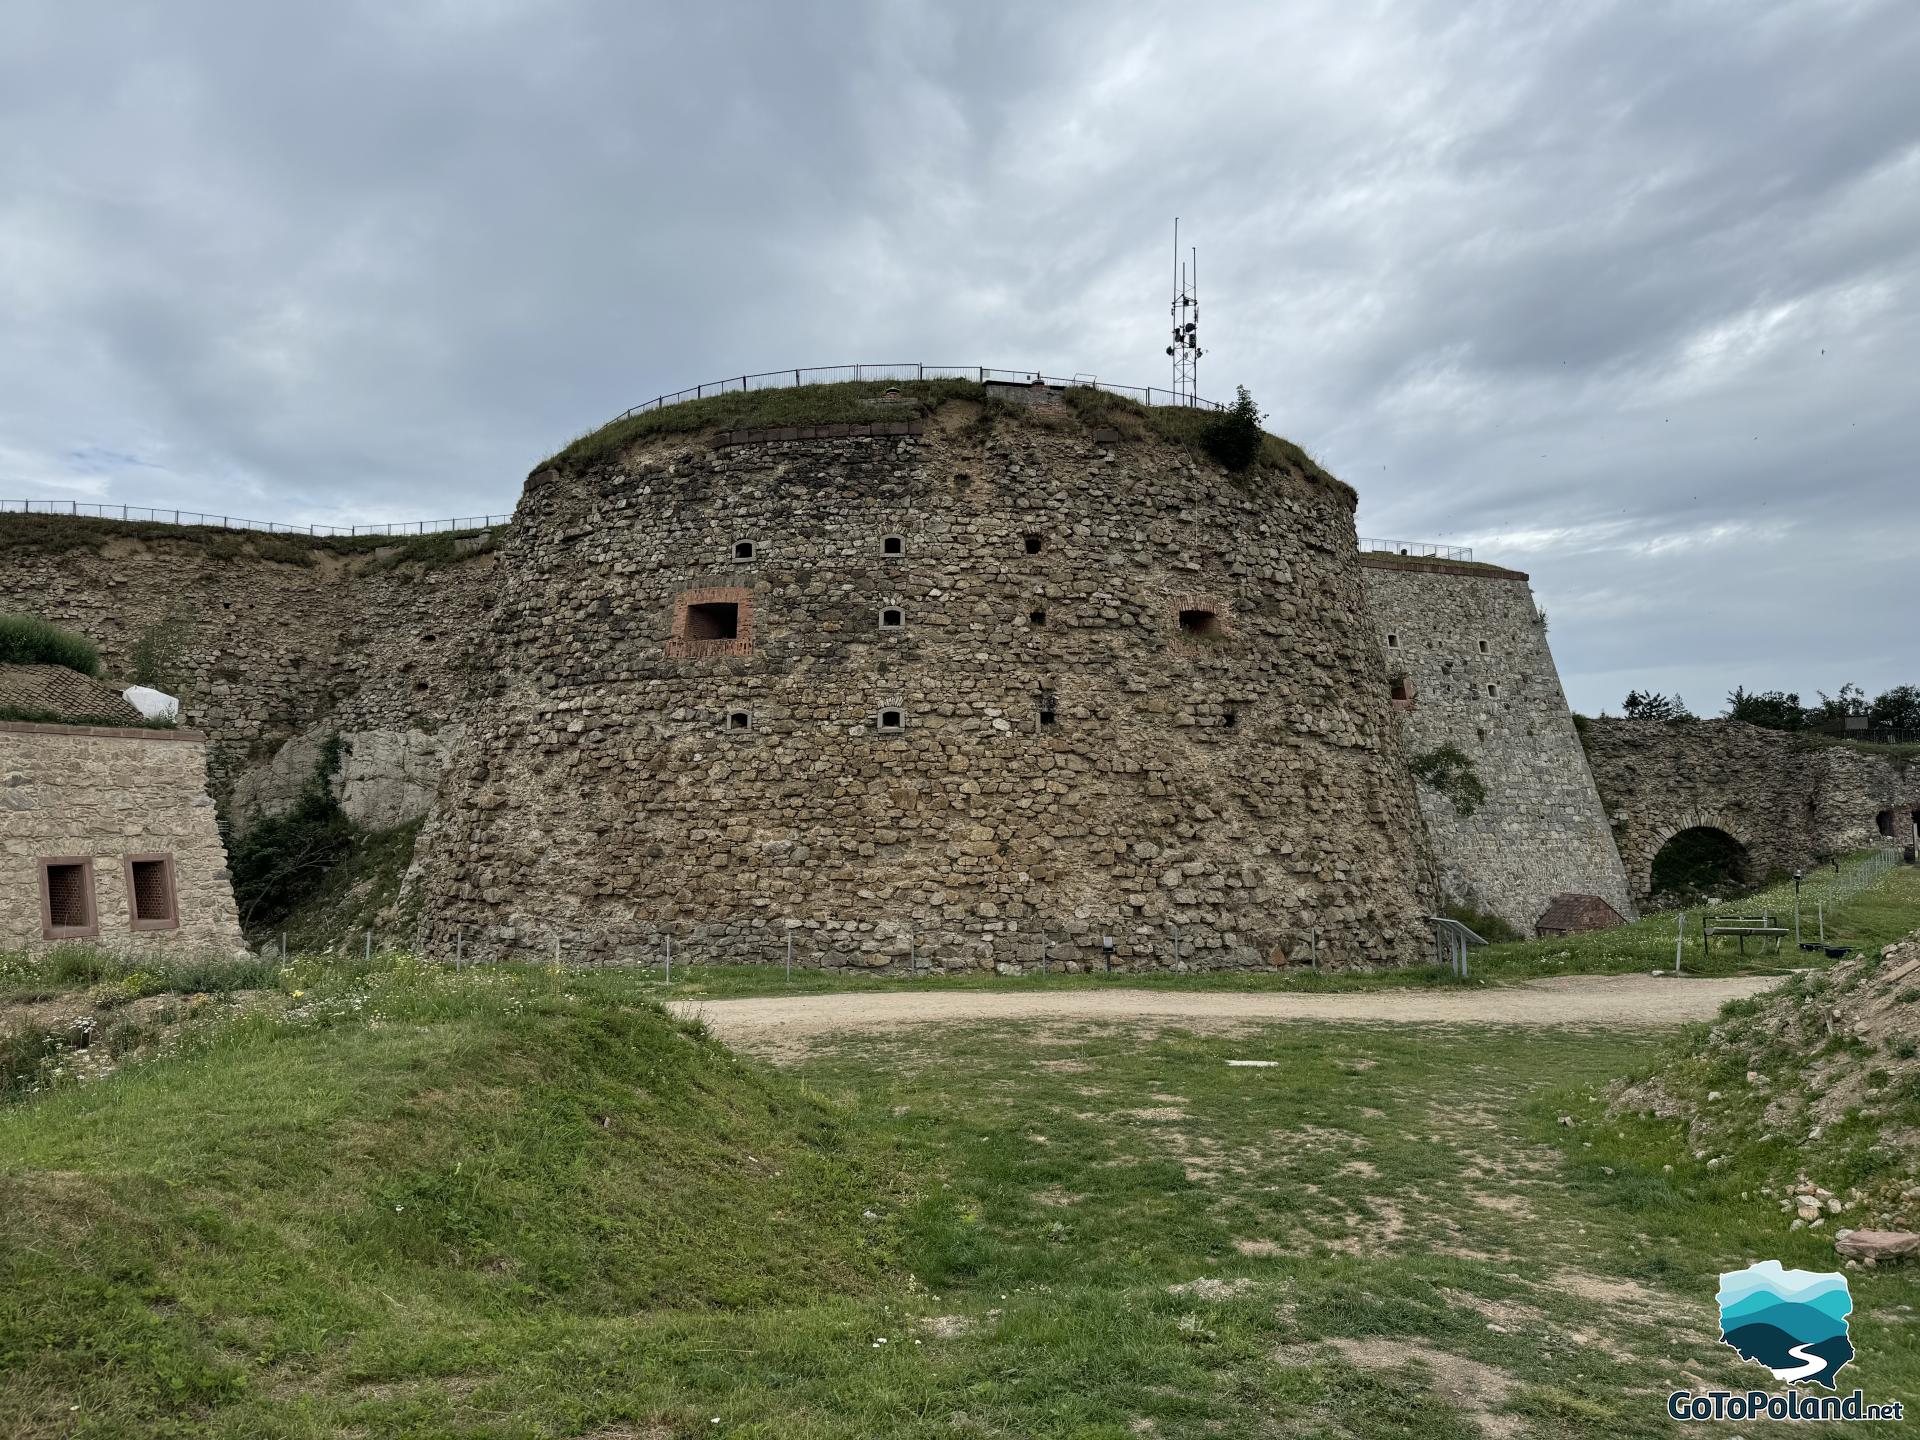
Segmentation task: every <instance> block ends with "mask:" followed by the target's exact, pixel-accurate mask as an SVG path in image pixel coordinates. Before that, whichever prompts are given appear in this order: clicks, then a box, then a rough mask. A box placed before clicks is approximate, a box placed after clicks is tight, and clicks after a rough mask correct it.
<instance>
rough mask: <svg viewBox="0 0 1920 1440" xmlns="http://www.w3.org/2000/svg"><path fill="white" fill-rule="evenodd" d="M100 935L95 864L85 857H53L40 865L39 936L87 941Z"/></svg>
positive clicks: (49, 938) (45, 938)
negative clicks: (95, 894) (95, 901)
mask: <svg viewBox="0 0 1920 1440" xmlns="http://www.w3.org/2000/svg"><path fill="white" fill-rule="evenodd" d="M99 933H100V912H99V908H98V907H97V906H96V905H95V903H94V898H93V860H92V857H90V856H86V855H54V856H50V857H48V858H47V859H44V860H42V861H41V862H40V936H41V938H42V939H44V940H84V939H91V938H92V937H93V936H95V935H98V934H99Z"/></svg>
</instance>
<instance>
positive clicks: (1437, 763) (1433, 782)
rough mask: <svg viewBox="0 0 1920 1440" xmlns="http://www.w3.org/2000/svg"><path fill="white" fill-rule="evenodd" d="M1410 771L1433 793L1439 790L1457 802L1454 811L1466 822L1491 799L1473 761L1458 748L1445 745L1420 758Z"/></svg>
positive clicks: (1413, 761) (1417, 756)
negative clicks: (1467, 818)
mask: <svg viewBox="0 0 1920 1440" xmlns="http://www.w3.org/2000/svg"><path fill="white" fill-rule="evenodd" d="M1407 768H1408V769H1410V770H1412V771H1413V778H1414V779H1416V780H1418V781H1419V782H1420V783H1421V784H1422V785H1425V786H1426V787H1427V788H1428V789H1430V790H1437V791H1439V792H1440V793H1441V794H1442V795H1444V796H1446V797H1447V799H1449V800H1451V801H1452V802H1453V808H1454V811H1455V812H1456V813H1457V814H1458V815H1459V816H1460V817H1461V818H1462V819H1465V818H1466V817H1467V816H1469V815H1471V814H1473V812H1474V811H1476V810H1478V809H1479V808H1480V804H1481V802H1482V801H1484V800H1485V799H1486V798H1487V787H1486V786H1485V785H1484V784H1482V783H1481V781H1480V775H1479V772H1478V771H1476V770H1475V769H1474V768H1473V761H1471V760H1469V759H1468V758H1467V757H1466V755H1465V754H1464V753H1462V751H1461V749H1460V747H1459V746H1458V745H1442V746H1441V747H1440V748H1439V749H1437V750H1429V751H1427V753H1426V754H1424V755H1416V756H1414V757H1413V759H1412V760H1411V761H1409V762H1408V765H1407Z"/></svg>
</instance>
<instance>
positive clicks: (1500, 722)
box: [1361, 555, 1634, 935]
mask: <svg viewBox="0 0 1920 1440" xmlns="http://www.w3.org/2000/svg"><path fill="white" fill-rule="evenodd" d="M1361 566H1362V573H1363V574H1364V576H1365V577H1366V586H1367V598H1368V601H1369V603H1370V605H1371V607H1372V611H1373V623H1374V625H1375V627H1376V628H1377V630H1378V632H1379V635H1380V646H1381V654H1382V656H1383V657H1384V661H1385V667H1386V668H1385V673H1384V674H1383V675H1381V676H1380V677H1379V678H1377V679H1376V680H1375V682H1374V683H1375V685H1376V686H1377V687H1378V688H1380V689H1381V690H1386V689H1388V688H1389V687H1390V685H1391V682H1392V681H1393V680H1394V679H1395V678H1397V677H1401V676H1404V677H1405V678H1406V680H1407V682H1408V685H1409V687H1410V692H1411V698H1410V699H1408V700H1406V701H1404V702H1402V703H1401V704H1400V705H1399V706H1398V707H1397V708H1398V709H1399V711H1400V723H1401V733H1402V735H1403V737H1404V738H1403V743H1404V745H1405V747H1406V750H1407V754H1408V757H1409V759H1411V758H1413V757H1416V756H1419V755H1424V754H1426V753H1428V752H1430V751H1432V750H1434V749H1437V748H1438V747H1440V746H1442V745H1448V744H1451V745H1453V746H1455V747H1457V748H1458V749H1459V750H1460V751H1461V753H1463V754H1464V755H1466V756H1467V758H1468V759H1469V760H1471V761H1472V762H1473V767H1474V770H1475V773H1476V774H1478V776H1479V777H1480V781H1481V783H1482V784H1483V785H1484V786H1485V787H1486V791H1487V795H1486V799H1485V801H1484V802H1482V803H1481V805H1480V806H1479V808H1478V809H1476V810H1475V811H1474V812H1473V814H1471V815H1461V814H1460V813H1459V811H1458V810H1457V809H1456V808H1455V806H1454V804H1453V802H1452V801H1451V800H1449V799H1448V798H1447V797H1446V796H1444V795H1441V794H1439V793H1438V792H1436V791H1434V790H1432V789H1430V788H1428V787H1427V786H1425V785H1422V786H1420V787H1419V789H1420V810H1421V813H1422V815H1423V816H1424V817H1425V819H1426V824H1427V833H1428V835H1429V837H1430V838H1431V840H1432V843H1433V850H1434V858H1435V862H1436V864H1437V865H1438V867H1439V871H1440V887H1441V890H1442V892H1443V893H1444V894H1446V895H1447V896H1448V897H1449V898H1450V899H1455V900H1459V901H1462V902H1464V903H1466V904H1469V905H1472V906H1473V907H1474V908H1476V909H1480V910H1485V911H1488V912H1490V913H1492V914H1495V915H1498V916H1499V917H1500V918H1501V919H1502V920H1505V921H1506V922H1507V923H1508V924H1510V925H1512V926H1513V927H1514V928H1515V929H1517V930H1519V931H1520V932H1521V933H1522V934H1524V935H1531V934H1533V933H1534V925H1535V922H1537V921H1538V920H1539V918H1540V916H1541V913H1542V912H1543V911H1545V910H1546V908H1547V905H1548V903H1549V902H1550V901H1551V900H1552V899H1553V897H1554V896H1556V895H1559V894H1562V893H1568V892H1570V893H1572V894H1576V895H1597V896H1599V897H1600V898H1601V899H1602V900H1605V901H1606V902H1607V903H1608V904H1609V905H1611V906H1613V908H1614V909H1616V910H1618V911H1619V912H1620V913H1621V914H1622V915H1624V916H1626V917H1627V918H1629V919H1631V918H1632V917H1633V913H1634V910H1633V901H1632V897H1631V895H1630V894H1629V892H1628V887H1627V877H1626V872H1625V871H1624V870H1623V869H1622V868H1621V864H1620V856H1619V853H1618V852H1617V851H1616V850H1615V849H1614V844H1613V836H1612V835H1611V834H1610V833H1609V831H1608V828H1607V818H1606V814H1605V812H1604V811H1603V810H1602V808H1601V805H1600V796H1599V794H1598V793H1597V792H1596V791H1595V789H1594V784H1593V776H1592V774H1591V773H1590V772H1589V771H1588V769H1587V758H1586V754H1585V752H1584V751H1582V749H1581V748H1580V737H1579V736H1578V735H1577V734H1576V733H1575V731H1574V728H1573V717H1572V715H1571V713H1570V712H1569V711H1568V709H1567V697H1566V694H1565V692H1563V691H1562V690H1561V688H1560V674H1559V671H1558V670H1557V669H1556V668H1555V666H1554V663H1553V652H1552V651H1551V650H1550V649H1548V647H1547V632H1546V626H1545V625H1543V624H1542V623H1541V622H1540V618H1539V609H1538V607H1537V606H1536V605H1535V604H1534V600H1533V591H1532V590H1531V589H1530V588H1529V586H1528V584H1527V577H1526V576H1525V575H1523V574H1521V573H1520V572H1519V571H1516V570H1498V569H1495V568H1493V567H1491V566H1467V565H1459V564H1454V563H1451V562H1448V561H1443V560H1423V559H1416V558H1402V557H1399V556H1383V555H1366V556H1362V557H1361ZM1483 647H1484V648H1483ZM1489 687H1492V689H1493V692H1494V693H1492V694H1489V693H1488V689H1489Z"/></svg>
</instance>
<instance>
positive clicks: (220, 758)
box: [0, 515, 498, 828]
mask: <svg viewBox="0 0 1920 1440" xmlns="http://www.w3.org/2000/svg"><path fill="white" fill-rule="evenodd" d="M0 529H4V530H6V531H7V532H8V539H9V541H10V542H11V543H9V544H8V545H7V546H6V547H5V548H4V549H0V613H12V612H24V613H29V614H36V615H40V616H42V617H44V618H45V619H48V620H51V621H52V622H54V623H55V624H58V625H64V626H68V627H70V628H72V629H75V630H78V631H80V632H82V633H83V634H85V635H87V636H89V637H91V638H92V639H93V640H95V641H96V642H97V643H98V644H99V646H100V650H101V658H102V662H103V668H104V671H105V673H106V674H107V675H109V676H126V675H128V674H130V673H131V671H132V669H133V656H134V652H135V647H136V646H137V645H139V644H140V643H141V641H142V638H143V637H146V638H147V640H148V641H149V643H153V644H158V645H159V646H160V647H161V648H162V649H163V650H165V651H167V652H168V653H169V654H170V656H171V660H170V669H171V670H172V672H173V677H174V678H173V680H172V682H171V683H172V686H173V688H174V689H175V690H176V691H177V693H178V694H179V695H180V697H181V701H182V710H183V714H184V717H185V719H186V722H187V723H188V724H191V725H193V726H195V727H196V728H198V729H200V730H202V731H204V732H205V733H206V735H207V737H208V744H207V766H208V772H209V782H210V786H211V789H212V791H213V794H214V796H215V798H216V799H217V800H218V801H219V803H220V806H221V810H222V813H223V814H224V815H225V816H226V817H227V818H228V820H229V822H230V823H231V824H234V825H237V826H239V827H241V828H244V826H245V825H246V824H247V823H249V822H250V821H251V820H253V819H254V818H257V817H258V816H260V815H262V814H270V813H275V812H276V811H278V810H280V809H284V808H285V807H286V806H287V805H289V804H291V803H292V800H293V799H294V797H295V796H297V795H298V794H299V792H300V790H301V788H302V787H303V786H304V785H305V784H306V783H308V781H309V779H310V777H311V776H312V775H313V773H314V770H315V767H316V765H317V763H318V761H319V758H320V753H321V745H322V742H323V741H324V739H325V737H326V736H328V735H331V734H335V733H338V734H341V735H342V736H343V737H344V739H345V740H346V744H347V748H348V753H347V754H346V755H345V757H344V758H343V761H342V765H341V770H340V773H339V774H338V775H337V777H336V782H335V783H336V788H337V789H338V790H339V791H341V792H342V796H343V804H344V805H345V806H346V808H347V810H348V813H349V814H350V815H351V816H352V817H353V818H354V819H356V820H358V821H360V822H361V823H364V824H367V825H370V826H373V827H375V828H381V827H384V826H387V825H393V824H398V823H401V822H402V821H405V820H412V819H416V818H418V817H419V816H420V815H422V814H424V813H425V811H426V809H427V807H428V806H429V805H430V804H431V802H432V799H433V794H434V789H435V786H436V785H437V783H438V779H439V773H440V770H441V769H442V767H443V765H444V760H445V755H446V753H447V751H448V750H449V748H450V746H451V744H452V742H453V741H454V739H455V738H457V735H458V717H459V715H460V714H461V712H462V710H463V709H464V706H465V704H466V701H467V699H468V697H469V695H470V694H471V693H472V691H473V688H474V683H475V678H476V674H477V667H479V666H480V665H481V664H482V663H483V661H482V659H481V655H482V651H483V647H484V644H485V641H486V636H487V628H488V623H489V615H490V612H491V609H492V607H493V605H494V603H495V598H496V597H495V594H494V585H495V580H496V575H497V565H498V557H497V555H496V554H495V553H494V552H493V551H492V550H491V549H490V548H472V549H463V550H462V551H460V552H458V553H455V552H454V547H453V546H451V545H446V546H443V547H440V558H439V559H436V560H433V561H421V560H410V559H407V558H405V553H406V552H405V549H404V547H401V546H397V545H396V546H394V547H383V548H382V549H381V550H378V551H364V550H363V551H360V552H357V553H354V552H349V553H342V552H341V551H340V550H339V549H336V548H330V547H329V546H328V545H327V544H326V542H324V541H322V542H315V543H314V544H312V545H310V546H309V545H307V544H306V543H305V542H304V541H302V540H300V539H298V538H297V537H289V536H271V537H269V536H259V535H253V534H250V533H247V532H235V533H231V534H229V533H223V532H218V531H214V532H203V531H194V530H180V531H178V532H175V533H165V532H159V533H156V530H155V529H154V528H153V527H128V526H122V525H117V524H115V523H114V522H111V521H92V520H79V519H68V518H65V517H47V516H17V515H7V516H0ZM467 543H468V545H475V544H476V543H485V542H471V541H470V542H467ZM429 553H433V552H429Z"/></svg>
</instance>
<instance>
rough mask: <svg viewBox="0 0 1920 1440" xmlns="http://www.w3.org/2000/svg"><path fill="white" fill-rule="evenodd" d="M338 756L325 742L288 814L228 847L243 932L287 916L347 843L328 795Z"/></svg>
mask: <svg viewBox="0 0 1920 1440" xmlns="http://www.w3.org/2000/svg"><path fill="white" fill-rule="evenodd" d="M343 750H344V747H343V746H342V743H341V741H340V737H339V736H337V735H336V736H333V737H332V738H331V739H329V740H328V742H327V744H326V746H325V747H324V748H323V749H322V751H321V754H320V763H319V764H318V765H316V766H315V767H314V773H313V775H312V777H311V778H310V779H309V780H308V781H307V786H306V789H305V790H303V791H302V792H301V795H300V798H299V800H297V801H296V802H295V803H294V806H293V808H292V809H291V810H288V811H287V812H286V813H285V814H284V815H276V816H273V817H272V818H271V819H267V820H262V821H260V822H258V823H257V824H255V825H254V827H253V828H252V829H251V830H249V831H247V833H246V834H245V835H244V836H242V837H241V838H240V839H239V840H237V841H235V842H234V843H233V844H232V845H231V846H230V847H228V848H229V854H228V868H229V869H231V870H232V872H233V897H234V900H235V901H236V902H237V903H238V905H239V907H240V923H241V925H242V926H243V927H253V926H261V925H271V924H274V923H275V922H276V921H279V920H282V919H284V918H285V917H286V916H287V915H289V914H291V913H292V912H293V910H294V909H295V908H296V907H298V906H299V905H300V903H301V902H302V901H304V900H306V899H307V898H308V897H309V896H311V895H312V894H313V893H314V892H315V891H316V890H317V889H319V887H320V885H321V884H322V883H323V882H324V881H325V880H326V877H327V872H328V871H329V870H331V869H332V868H333V867H334V865H336V864H337V863H338V862H339V860H340V858H341V857H342V856H343V855H345V854H346V853H347V849H348V847H349V846H350V845H351V844H352V843H353V824H352V822H351V821H349V820H348V819H347V817H346V813H345V812H344V811H343V810H341V808H340V802H339V801H338V800H336V799H335V798H334V795H333V776H334V772H335V771H336V770H338V769H339V768H340V758H341V755H342V754H343Z"/></svg>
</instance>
